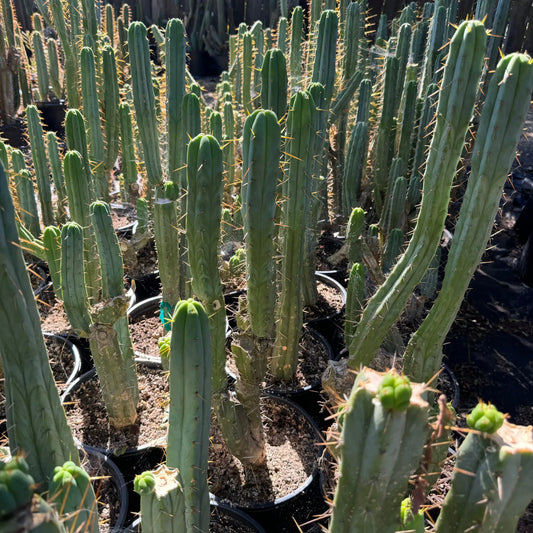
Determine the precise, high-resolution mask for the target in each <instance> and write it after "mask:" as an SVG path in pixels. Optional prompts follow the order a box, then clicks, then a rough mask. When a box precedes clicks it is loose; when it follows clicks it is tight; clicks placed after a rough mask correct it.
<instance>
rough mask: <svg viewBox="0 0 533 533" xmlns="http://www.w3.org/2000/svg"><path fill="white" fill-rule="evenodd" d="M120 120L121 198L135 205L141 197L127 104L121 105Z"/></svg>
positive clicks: (122, 103) (129, 111)
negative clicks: (139, 196)
mask: <svg viewBox="0 0 533 533" xmlns="http://www.w3.org/2000/svg"><path fill="white" fill-rule="evenodd" d="M118 118H119V123H120V147H121V152H122V179H121V181H120V185H121V197H122V200H123V201H125V202H130V203H134V202H135V200H136V199H137V197H138V195H139V185H138V184H137V178H138V168H137V158H136V156H135V143H134V141H133V126H132V122H131V110H130V106H129V104H128V103H127V102H121V103H120V104H119V106H118Z"/></svg>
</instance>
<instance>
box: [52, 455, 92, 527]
mask: <svg viewBox="0 0 533 533" xmlns="http://www.w3.org/2000/svg"><path fill="white" fill-rule="evenodd" d="M48 501H49V502H53V503H54V504H55V506H56V508H57V509H58V510H59V512H60V513H61V515H62V516H64V517H65V526H66V527H67V529H68V531H75V530H76V529H78V528H81V530H82V531H86V532H87V533H98V531H99V528H98V507H97V505H96V497H95V495H94V490H93V488H92V485H91V480H90V478H89V475H88V474H87V472H85V470H84V469H83V468H81V467H80V466H78V465H77V464H76V463H74V462H72V461H67V462H66V463H64V464H63V466H56V467H55V469H54V476H53V478H52V481H51V483H50V489H49V494H48Z"/></svg>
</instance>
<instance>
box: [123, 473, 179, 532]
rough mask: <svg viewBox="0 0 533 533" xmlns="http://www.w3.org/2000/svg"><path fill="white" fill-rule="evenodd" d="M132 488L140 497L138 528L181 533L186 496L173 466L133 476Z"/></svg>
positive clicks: (146, 530)
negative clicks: (139, 524)
mask: <svg viewBox="0 0 533 533" xmlns="http://www.w3.org/2000/svg"><path fill="white" fill-rule="evenodd" d="M133 487H134V490H135V492H137V493H138V494H140V496H141V527H142V530H143V531H144V532H145V533H184V532H187V529H186V521H185V496H184V492H183V482H182V481H181V477H180V474H179V472H178V470H176V469H170V468H167V467H166V466H165V465H161V466H160V467H159V468H158V469H157V470H155V471H153V472H143V473H142V474H139V475H137V476H135V481H134V485H133Z"/></svg>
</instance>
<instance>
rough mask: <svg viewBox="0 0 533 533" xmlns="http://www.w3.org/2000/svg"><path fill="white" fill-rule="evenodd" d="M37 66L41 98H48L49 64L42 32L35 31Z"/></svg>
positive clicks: (33, 43)
mask: <svg viewBox="0 0 533 533" xmlns="http://www.w3.org/2000/svg"><path fill="white" fill-rule="evenodd" d="M31 38H32V46H33V54H34V58H35V66H36V69H37V86H38V88H39V100H41V101H43V102H45V101H46V100H48V92H49V86H50V78H49V76H48V65H47V64H46V56H45V54H44V45H43V36H42V34H41V33H40V32H38V31H34V32H33V33H32V34H31Z"/></svg>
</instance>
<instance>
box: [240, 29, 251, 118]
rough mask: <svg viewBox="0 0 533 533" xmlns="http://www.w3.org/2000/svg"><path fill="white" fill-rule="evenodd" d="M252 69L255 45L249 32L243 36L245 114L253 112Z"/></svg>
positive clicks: (243, 103)
mask: <svg viewBox="0 0 533 533" xmlns="http://www.w3.org/2000/svg"><path fill="white" fill-rule="evenodd" d="M252 69H253V43H252V34H251V33H250V32H249V31H247V32H245V33H244V35H243V36H242V106H243V109H244V114H245V115H249V114H250V113H251V112H252V108H253V103H252Z"/></svg>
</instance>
